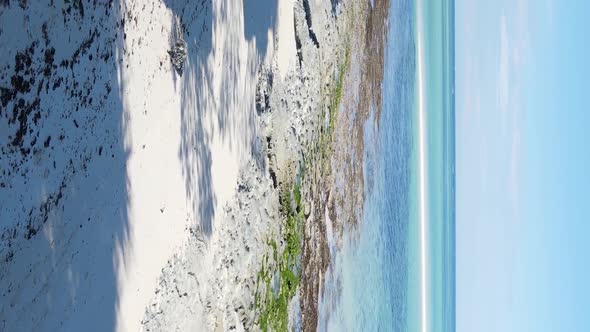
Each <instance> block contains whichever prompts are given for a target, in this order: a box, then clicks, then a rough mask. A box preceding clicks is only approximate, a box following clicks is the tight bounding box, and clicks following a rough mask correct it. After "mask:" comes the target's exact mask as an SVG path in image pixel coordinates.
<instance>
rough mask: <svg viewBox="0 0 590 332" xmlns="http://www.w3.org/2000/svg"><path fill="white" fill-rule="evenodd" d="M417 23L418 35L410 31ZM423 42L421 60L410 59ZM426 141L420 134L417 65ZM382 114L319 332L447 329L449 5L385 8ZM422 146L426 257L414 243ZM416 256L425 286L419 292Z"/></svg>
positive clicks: (451, 221) (451, 290) (450, 315)
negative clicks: (353, 227) (359, 212)
mask: <svg viewBox="0 0 590 332" xmlns="http://www.w3.org/2000/svg"><path fill="white" fill-rule="evenodd" d="M418 24H421V27H419V26H418ZM418 38H421V41H422V42H421V45H422V54H424V56H423V58H422V59H421V61H420V59H419V57H418V47H417V45H418ZM420 65H421V66H422V72H423V80H422V82H423V84H422V86H421V87H422V89H423V94H422V95H423V98H424V100H423V102H424V103H423V105H424V118H423V119H424V127H423V128H424V133H423V135H422V136H420V132H419V126H418V98H419V93H418V90H419V88H420V86H419V80H418V76H417V75H418V66H420ZM384 70H385V75H384V81H383V86H382V89H383V94H382V95H383V109H382V110H381V113H380V116H381V118H380V119H379V123H380V125H379V126H378V127H377V126H375V125H374V123H375V122H374V120H375V119H374V117H371V118H369V119H368V121H367V124H366V126H365V174H364V176H365V183H367V184H368V183H370V184H371V185H367V186H366V188H365V197H366V199H365V205H364V207H363V217H364V220H363V222H362V224H361V226H360V229H359V233H358V234H357V235H355V236H351V235H350V234H347V235H345V239H344V241H343V246H342V248H341V250H339V251H337V252H336V253H335V255H333V257H332V269H331V270H330V271H329V272H328V275H327V276H326V284H325V289H324V295H323V297H322V299H321V301H320V315H319V317H320V318H319V329H320V330H328V331H422V326H423V322H422V317H423V313H422V310H423V309H422V305H421V304H422V292H423V291H425V292H426V293H425V298H426V302H425V303H426V306H425V311H426V314H425V317H426V320H427V322H426V327H427V331H454V330H455V236H454V234H455V172H454V169H455V150H454V147H455V142H454V139H455V128H454V3H453V1H416V0H392V1H391V7H390V14H389V22H388V38H387V45H386V61H385V69H384ZM420 137H424V138H425V140H424V144H423V146H424V147H425V151H424V163H423V164H424V165H425V173H424V175H425V178H424V181H425V186H424V187H425V195H424V196H425V198H426V200H425V202H426V205H425V207H426V208H425V210H426V214H425V215H426V218H425V221H426V222H425V225H424V227H425V239H426V241H425V246H424V248H425V255H421V248H422V247H421V241H420V240H421V236H420V234H421V233H420V229H421V228H420V227H421V226H420V209H419V206H420V197H421V196H420V186H419V183H420V172H419V169H420V164H421V161H420V157H419V156H420V155H419V146H420V144H419V142H420ZM422 257H425V258H426V259H425V262H426V264H425V280H426V282H425V284H426V289H423V288H422V283H421V280H422V279H421V277H422V265H421V262H422Z"/></svg>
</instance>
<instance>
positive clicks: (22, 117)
mask: <svg viewBox="0 0 590 332" xmlns="http://www.w3.org/2000/svg"><path fill="white" fill-rule="evenodd" d="M377 3H378V4H377V6H376V7H375V8H381V9H383V8H387V7H386V6H385V5H382V6H381V3H380V2H377ZM368 6H369V5H368V4H355V3H354V2H342V3H339V4H338V3H336V2H332V1H315V0H309V1H308V0H286V1H280V2H274V1H262V2H256V3H255V4H253V3H251V2H242V1H239V0H221V1H214V2H208V1H198V2H193V1H181V0H178V1H172V0H164V1H159V0H142V1H126V2H125V1H110V2H99V3H98V4H90V3H87V2H85V1H71V2H67V3H62V2H59V1H55V2H53V1H52V2H50V3H34V2H27V1H21V2H19V3H16V2H14V1H10V2H9V3H8V4H7V5H3V4H0V7H2V11H1V12H0V22H2V23H0V29H1V30H0V45H2V47H0V55H1V56H0V74H1V76H0V87H1V89H0V92H1V97H2V98H1V106H2V112H1V114H0V138H1V140H0V155H1V158H0V166H1V171H0V219H1V220H2V223H1V224H0V227H1V228H0V232H1V240H2V242H1V245H0V259H1V263H0V264H1V269H0V270H1V271H0V292H1V293H2V300H1V301H2V306H1V309H0V330H6V331H11V330H51V331H54V330H97V331H98V330H100V331H104V330H120V331H129V330H131V331H133V330H148V331H160V330H230V329H234V328H235V329H237V330H252V329H254V330H256V329H259V328H260V324H261V323H260V319H261V316H264V315H265V312H267V311H268V310H267V309H268V308H267V307H268V306H269V302H268V301H260V298H261V297H264V296H265V294H266V292H267V291H269V289H270V288H273V289H275V287H274V286H272V287H271V286H269V285H270V283H264V282H262V281H261V278H260V275H261V269H262V270H264V268H263V266H266V273H270V272H272V273H273V276H270V275H269V278H270V279H273V278H274V279H273V280H275V281H276V282H279V283H280V282H282V281H281V280H282V279H281V277H280V276H279V277H276V276H277V275H279V273H278V271H279V266H281V264H282V263H280V262H279V260H278V259H272V257H274V256H276V253H275V252H273V250H274V251H277V250H278V251H280V252H285V250H286V249H285V248H286V242H287V241H286V239H287V238H286V237H285V232H286V230H285V229H286V228H285V225H284V220H285V219H286V218H287V216H288V213H287V214H286V212H285V211H284V208H281V201H280V200H281V197H283V196H281V195H282V194H281V193H282V192H283V190H286V192H290V193H291V194H290V196H289V197H294V196H293V195H294V192H295V191H294V189H293V188H294V187H292V186H293V185H294V183H298V181H301V188H300V189H297V192H299V190H300V191H301V192H300V194H301V197H302V199H301V203H299V202H297V203H295V202H294V201H293V200H291V205H292V206H294V211H296V213H297V216H298V217H297V218H301V220H305V221H302V224H301V227H302V229H301V234H300V235H301V242H300V243H299V245H300V246H301V248H300V249H299V251H298V253H299V254H298V257H300V261H299V263H293V264H294V265H293V266H291V265H289V268H291V269H292V270H293V271H295V272H296V274H297V278H298V280H299V281H298V283H297V287H296V291H295V293H294V294H290V296H289V306H288V311H289V312H288V313H289V317H288V318H289V326H290V327H294V328H299V327H302V328H303V329H304V330H314V329H315V327H316V324H317V310H318V301H319V300H318V298H319V296H320V294H321V283H322V278H323V277H322V275H323V274H324V273H325V270H326V269H327V268H328V264H329V256H330V253H329V252H330V248H328V239H327V235H326V234H327V233H330V234H331V233H332V232H333V231H334V230H335V232H336V233H338V230H340V229H341V228H342V225H341V224H339V223H337V222H336V220H337V219H338V220H341V219H342V218H341V217H340V216H341V215H344V213H348V215H351V214H352V213H353V211H348V210H347V211H344V210H345V208H344V207H345V206H348V205H347V203H346V202H349V201H345V199H344V198H343V197H344V196H345V197H356V198H354V199H353V200H352V203H353V204H362V191H358V190H361V189H362V185H363V184H362V183H360V184H359V183H358V179H359V174H360V175H361V176H360V179H361V180H360V181H361V182H362V169H359V168H358V167H359V166H358V165H359V164H358V163H359V162H361V165H362V158H360V159H359V158H357V159H354V160H355V161H354V163H355V164H354V165H353V164H351V160H352V159H350V150H349V149H341V150H339V149H338V148H337V147H338V146H340V147H347V146H348V144H349V143H346V140H345V137H346V128H353V130H352V132H353V133H354V137H356V138H357V139H356V140H354V143H353V144H355V146H356V149H357V150H355V151H356V152H354V153H357V155H359V156H362V140H360V141H359V139H358V138H359V137H361V138H362V134H359V131H360V130H361V127H362V124H363V123H364V119H366V114H368V109H369V107H370V106H369V104H368V103H367V102H365V101H366V100H369V99H371V100H373V101H375V100H377V102H379V101H378V100H380V99H379V97H378V96H375V95H374V94H373V93H374V92H371V91H377V90H379V89H378V84H377V83H378V82H380V80H381V78H382V76H381V77H380V76H379V75H378V72H379V71H378V68H379V65H381V64H382V63H380V62H379V59H381V61H382V48H381V49H379V46H378V45H379V43H382V41H381V40H380V39H379V38H377V39H376V40H374V39H373V38H370V36H376V35H378V34H379V33H380V31H379V30H378V29H376V28H375V27H379V24H378V22H379V20H381V21H382V20H383V12H379V11H371V10H370V9H369V7H368ZM367 13H368V14H367ZM373 13H377V14H373ZM355 15H356V16H355ZM367 15H368V16H367ZM380 15H381V16H380ZM367 17H369V18H373V17H375V18H374V19H367ZM355 21H358V22H361V24H359V23H357V24H353V22H355ZM362 22H369V23H368V24H366V25H365V24H364V23H362ZM374 22H377V23H374ZM361 33H364V37H363V38H352V39H351V38H350V36H351V34H357V36H358V35H359V34H361ZM367 36H369V37H367ZM181 39H182V40H184V42H186V49H187V56H186V59H185V61H184V64H183V66H182V71H179V70H177V69H176V68H174V66H173V65H172V63H171V61H170V55H169V54H168V51H169V50H170V49H171V47H172V46H173V45H174V44H175V43H177V42H178V41H179V40H181ZM351 40H352V41H353V42H351ZM351 46H352V47H351ZM363 50H375V51H376V52H373V53H367V54H365V53H363V52H364V51H363ZM359 52H360V53H359ZM371 54H373V55H372V57H371ZM367 57H368V59H369V61H364V62H363V61H362V60H358V59H367ZM380 57H381V58H380ZM349 59H353V60H349ZM354 59H357V60H354ZM351 61H352V63H351ZM355 61H356V62H355ZM357 62H358V63H357ZM366 64H369V65H366ZM349 67H350V68H357V69H358V71H353V70H350V71H349V70H348V68H349ZM381 67H382V66H381ZM357 75H358V76H357ZM381 75H382V73H381ZM359 77H360V81H362V82H363V83H361V86H368V88H362V89H359V88H358V87H356V86H352V85H351V84H357V83H350V82H355V81H359ZM365 81H367V82H368V83H364V82H365ZM339 86H340V88H338V87H339ZM342 86H343V87H344V89H345V90H346V91H360V92H356V95H358V94H359V93H360V94H361V97H360V99H359V98H357V99H354V100H352V99H350V98H352V97H350V95H352V94H348V93H346V95H347V96H349V97H346V98H345V99H343V101H342V102H340V95H341V92H337V90H338V89H340V90H341V89H342ZM336 95H337V96H338V97H337V98H336V97H335V96H336ZM340 105H343V106H342V107H341V106H340ZM354 105H357V106H354ZM359 105H360V106H359ZM357 108H358V109H360V111H359V113H358V114H359V115H358V116H357V117H356V118H354V117H351V116H350V114H352V112H353V110H356V109H357ZM341 110H343V111H341ZM336 119H337V120H336ZM334 123H337V125H334ZM332 133H334V138H332ZM359 135H360V136H359ZM339 151H340V152H339ZM359 160H360V161H359ZM301 165H307V166H306V167H307V169H308V170H305V169H306V167H302V166H301ZM346 165H348V166H346ZM351 165H352V166H351ZM332 169H334V170H336V171H332ZM344 169H346V170H347V171H346V172H344V171H341V170H344ZM304 170H305V171H304ZM304 172H305V176H303V175H302V174H303V173H304ZM347 172H348V173H347ZM359 172H360V173H359ZM333 174H345V175H344V177H349V178H350V179H353V178H354V179H357V180H356V181H357V182H354V181H350V182H349V183H352V184H351V185H350V186H349V187H347V188H348V189H346V192H345V193H340V194H338V193H337V192H336V191H335V189H334V188H335V186H336V185H335V183H337V182H338V178H337V176H334V175H333ZM359 185H360V186H361V187H360V188H361V189H359ZM285 188H286V189H285ZM353 190H357V191H356V194H351V193H350V192H351V191H353ZM359 192H360V193H361V194H359ZM299 205H301V206H299ZM339 211H344V212H339ZM336 213H338V214H339V216H338V218H337V217H336ZM352 219H354V218H352ZM344 222H352V221H349V220H348V219H346V221H344ZM271 242H274V243H277V244H278V245H277V248H274V249H273V247H272V246H271V245H269V243H271ZM269 257H270V261H269ZM263 262H267V263H266V265H264V264H265V263H263ZM269 269H270V270H269ZM269 271H270V272H269ZM270 279H269V280H270ZM269 287H270V288H269ZM275 290H276V289H275Z"/></svg>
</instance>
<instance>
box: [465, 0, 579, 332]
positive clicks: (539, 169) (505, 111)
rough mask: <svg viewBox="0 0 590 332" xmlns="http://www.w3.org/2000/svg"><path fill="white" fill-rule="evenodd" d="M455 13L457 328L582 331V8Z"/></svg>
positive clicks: (511, 4)
mask: <svg viewBox="0 0 590 332" xmlns="http://www.w3.org/2000/svg"><path fill="white" fill-rule="evenodd" d="M455 6H456V7H455V8H456V16H455V19H456V21H455V25H456V53H455V55H456V91H457V95H456V106H457V110H456V116H457V119H456V121H457V127H456V128H457V299H456V300H457V311H456V312H457V331H460V332H462V331H585V330H587V328H588V325H589V324H590V321H589V319H590V318H589V316H588V310H590V309H589V308H590V287H589V286H588V285H589V283H590V213H589V212H590V106H589V105H588V103H587V99H586V98H585V97H587V96H590V82H589V79H590V63H589V61H590V37H589V36H588V33H589V31H590V18H589V17H588V13H590V2H589V1H558V0H539V1H533V0H529V1H527V0H516V1H508V0H501V1H487V0H457V1H456V3H455Z"/></svg>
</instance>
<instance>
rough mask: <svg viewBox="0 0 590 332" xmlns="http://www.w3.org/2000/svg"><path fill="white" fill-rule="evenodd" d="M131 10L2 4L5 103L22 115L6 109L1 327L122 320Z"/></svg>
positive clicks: (96, 327)
mask: <svg viewBox="0 0 590 332" xmlns="http://www.w3.org/2000/svg"><path fill="white" fill-rule="evenodd" d="M0 7H2V5H0ZM123 11H124V9H123V5H122V4H121V3H120V2H119V1H110V2H106V1H100V2H98V3H96V2H95V3H94V4H92V3H89V2H86V1H71V2H59V1H51V2H49V1H47V2H43V1H42V2H28V3H27V2H26V1H21V2H20V6H19V5H17V4H16V3H15V2H12V3H11V4H8V5H7V6H6V5H4V8H3V9H2V12H0V22H2V24H1V26H2V27H1V28H3V29H5V30H4V31H3V32H4V34H1V33H0V44H2V45H10V46H11V47H10V48H2V49H0V55H1V56H0V59H2V60H0V61H1V62H2V69H1V72H0V74H1V76H0V87H2V91H3V92H4V93H5V94H4V95H3V97H6V98H3V100H2V103H3V106H2V107H3V108H4V109H5V110H10V111H11V112H10V113H11V114H14V115H15V117H14V118H12V117H11V116H8V115H9V114H8V113H5V114H2V116H0V128H7V131H2V132H0V137H1V139H0V150H1V153H2V157H1V158H0V169H3V170H8V171H7V172H2V174H0V182H1V183H3V186H1V187H0V202H2V203H0V219H1V220H2V224H0V231H1V232H2V235H1V245H0V259H1V261H0V294H1V296H2V297H1V299H0V330H2V331H45V330H47V331H59V330H66V331H83V330H92V331H112V330H114V329H115V328H116V326H117V308H118V306H119V293H118V276H117V274H118V270H119V267H121V265H122V264H125V259H126V258H125V257H126V248H127V247H128V246H129V232H130V229H129V217H128V212H127V210H128V205H129V195H128V175H127V171H126V163H127V160H128V157H129V149H128V148H127V147H126V144H125V132H126V127H127V124H126V121H125V119H126V116H125V105H124V102H123V100H124V98H123V93H122V91H123V88H124V82H123V80H122V76H123V75H122V71H123V69H122V67H123V63H122V62H120V60H121V59H122V58H123V54H124V53H125V52H126V50H125V47H124V39H125V35H124V32H123V25H124V24H125V20H126V19H125V18H124V15H123ZM31 13H35V15H32V14H31ZM23 23H24V24H23ZM23 26H24V29H21V28H18V27H23ZM13 36H18V38H17V40H16V41H15V39H12V37H13ZM15 82H16V83H17V84H15ZM19 82H20V84H21V85H20V86H19V85H18V83H19ZM22 82H28V84H29V86H28V87H26V86H25V87H23V86H22V84H24V83H22ZM5 115H6V116H5ZM23 128H24V130H23Z"/></svg>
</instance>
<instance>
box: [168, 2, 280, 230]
mask: <svg viewBox="0 0 590 332" xmlns="http://www.w3.org/2000/svg"><path fill="white" fill-rule="evenodd" d="M230 2H231V3H230ZM233 2H238V5H239V3H240V2H241V1H230V0H224V1H221V2H220V3H215V4H214V3H212V2H211V0H201V1H196V2H195V1H189V0H176V1H175V0H165V1H164V3H165V5H166V6H167V8H169V9H170V10H171V11H172V13H173V21H172V26H173V31H179V33H177V34H176V35H173V36H172V37H171V41H170V45H174V43H175V42H176V40H178V38H179V37H180V36H182V38H183V39H184V40H185V41H186V43H187V58H186V61H185V64H184V69H183V70H182V73H179V72H175V71H173V73H172V75H173V79H174V80H175V81H176V80H181V82H182V90H181V96H182V99H181V109H180V126H181V128H180V133H181V143H180V146H179V150H178V157H179V159H180V160H181V163H182V170H183V176H184V179H185V191H186V196H187V199H188V200H189V203H190V205H191V206H192V207H193V211H192V213H193V216H194V218H195V219H196V220H197V224H198V225H199V227H200V229H201V231H202V233H203V234H204V235H206V236H207V237H209V236H210V235H211V233H212V230H213V220H214V218H215V213H216V211H215V207H216V205H217V196H216V194H215V191H214V190H213V183H212V167H213V165H212V151H211V142H212V140H213V135H219V136H221V138H222V140H224V141H227V142H229V144H230V146H232V147H233V146H238V144H241V143H242V142H239V141H240V140H242V139H243V137H244V136H246V137H248V138H247V139H248V140H249V141H250V142H249V145H254V143H253V141H254V140H255V137H256V134H255V133H256V126H255V121H254V120H255V119H254V113H253V112H242V111H243V109H240V108H244V109H246V108H248V107H250V106H251V107H252V109H253V106H254V105H247V104H243V102H242V100H241V99H242V97H243V96H242V95H240V91H241V90H240V89H241V87H243V86H244V84H246V82H240V73H239V70H241V68H243V67H246V70H247V71H249V72H252V74H253V75H255V74H256V71H257V70H258V64H259V60H260V59H262V58H264V57H265V55H266V51H267V44H268V35H269V33H272V30H273V29H274V24H275V16H276V13H277V1H276V0H264V1H262V2H254V1H244V3H243V8H242V9H243V11H242V12H240V10H239V9H240V8H236V6H235V5H236V4H234V3H233ZM240 15H241V20H240ZM241 22H243V23H241ZM219 31H224V34H223V37H224V38H218V39H216V38H215V35H214V34H215V33H216V32H219ZM244 38H245V39H246V40H247V41H254V42H255V44H256V49H257V53H258V59H256V61H253V60H246V59H243V58H240V56H241V54H240V53H239V52H237V50H236V48H237V47H238V45H239V43H240V39H244ZM220 39H222V40H220ZM220 51H221V52H224V53H223V54H222V56H223V65H221V66H220V65H219V64H218V63H215V62H214V61H213V60H212V59H213V58H215V57H219V55H220V54H218V52H220ZM244 61H249V62H248V63H247V64H246V65H244V64H243V62H244ZM218 80H220V81H221V86H220V87H218V86H216V82H217V81H218ZM242 90H244V89H242ZM211 113H213V118H215V119H216V121H217V123H216V128H218V132H212V131H211V130H208V129H207V128H210V127H211V124H210V123H204V121H205V119H206V118H207V115H208V114H209V115H210V114H211ZM243 114H246V115H245V119H242V117H244V115H243ZM236 121H244V122H245V123H247V126H246V127H247V131H248V132H247V133H244V132H239V131H238V130H237V129H236V127H235V126H234V123H235V122H236Z"/></svg>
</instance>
